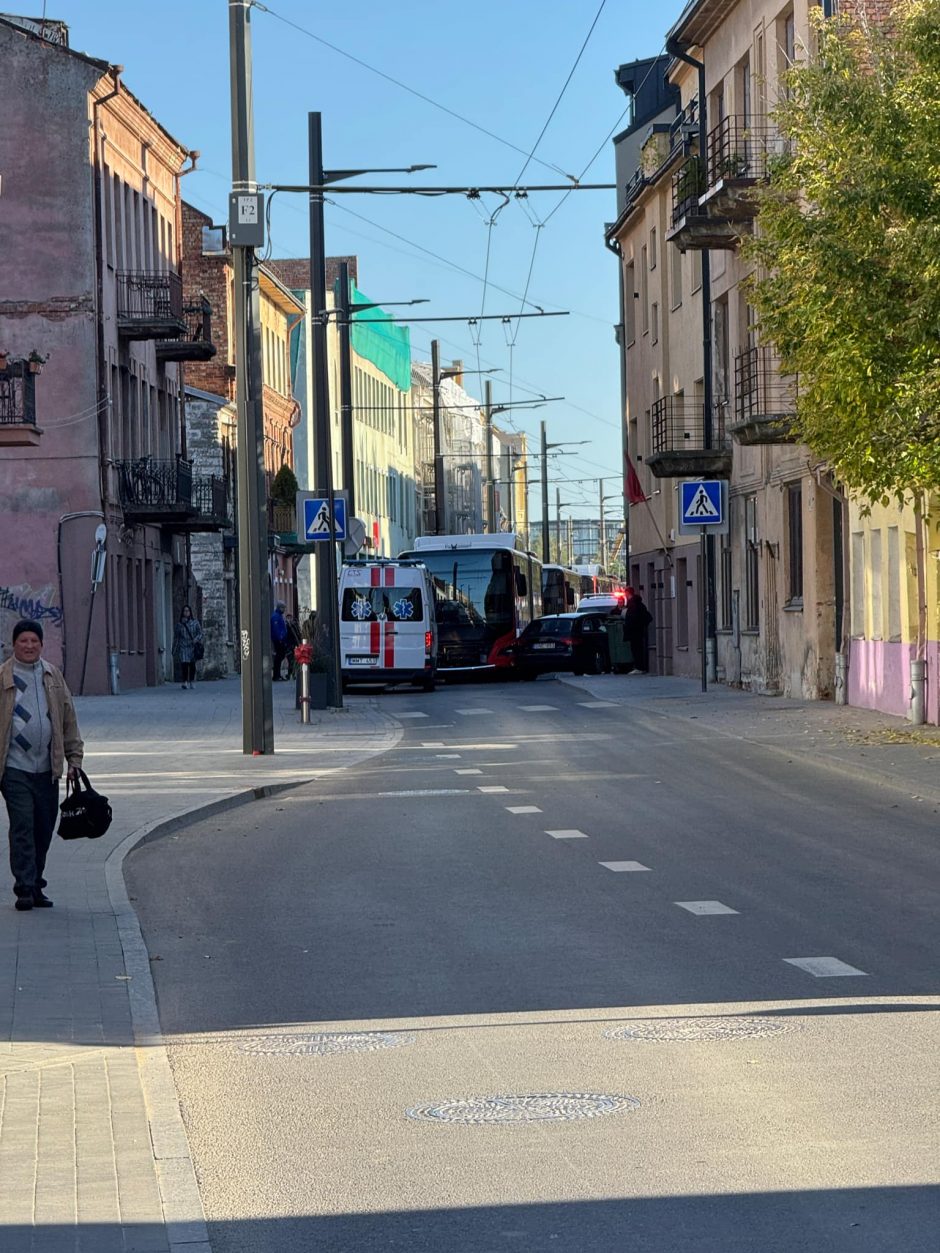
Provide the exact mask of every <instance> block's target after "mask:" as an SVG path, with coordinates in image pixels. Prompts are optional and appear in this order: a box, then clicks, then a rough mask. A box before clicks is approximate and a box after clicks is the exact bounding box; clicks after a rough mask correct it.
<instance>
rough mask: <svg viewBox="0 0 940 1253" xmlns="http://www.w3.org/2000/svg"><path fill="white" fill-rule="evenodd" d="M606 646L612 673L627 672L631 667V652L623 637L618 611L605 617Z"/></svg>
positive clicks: (621, 619)
mask: <svg viewBox="0 0 940 1253" xmlns="http://www.w3.org/2000/svg"><path fill="white" fill-rule="evenodd" d="M606 626H607V647H608V649H609V651H610V667H611V669H612V670H613V672H614V674H627V673H628V672H629V671H630V670H632V669H633V653H632V652H631V650H630V645H629V644H628V643H627V641H626V640H625V639H624V638H623V618H621V616H620V614H619V613H616V614H611V616H610V617H609V618H608V619H607V623H606Z"/></svg>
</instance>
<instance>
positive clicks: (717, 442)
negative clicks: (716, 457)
mask: <svg viewBox="0 0 940 1253" xmlns="http://www.w3.org/2000/svg"><path fill="white" fill-rule="evenodd" d="M650 424H651V435H652V443H653V452H654V453H669V452H701V451H704V450H705V449H706V448H712V449H716V448H721V447H722V446H723V443H724V438H725V425H724V415H723V413H722V412H721V410H720V409H719V410H717V411H716V412H715V413H713V415H712V429H711V439H710V441H709V443H708V444H706V442H705V406H704V405H703V404H702V402H701V401H696V400H687V399H686V398H685V397H684V396H676V395H673V396H661V397H660V398H659V400H657V401H655V402H654V404H653V408H652V410H651V412H650Z"/></svg>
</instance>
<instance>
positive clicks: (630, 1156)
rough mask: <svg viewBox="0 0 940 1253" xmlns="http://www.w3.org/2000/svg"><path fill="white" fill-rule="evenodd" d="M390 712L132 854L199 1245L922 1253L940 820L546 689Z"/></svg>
mask: <svg viewBox="0 0 940 1253" xmlns="http://www.w3.org/2000/svg"><path fill="white" fill-rule="evenodd" d="M625 682H628V680H617V679H614V678H611V679H610V680H605V681H600V682H595V683H594V684H593V687H594V689H595V693H596V692H597V690H598V689H599V690H600V691H601V692H602V693H606V692H607V691H608V690H609V692H610V694H611V696H612V699H614V700H616V693H617V692H622V691H623V690H624V689H623V686H622V685H623V683H625ZM605 684H607V686H605ZM618 684H619V685H620V686H618ZM382 707H383V709H385V710H386V712H390V713H392V714H394V715H396V716H399V717H401V719H402V723H403V725H404V727H405V728H406V732H405V735H404V736H403V738H402V740H401V742H400V744H399V746H398V747H397V748H396V749H394V750H393V751H391V752H389V753H387V754H385V755H384V756H381V757H378V758H376V759H374V760H372V761H371V762H370V763H366V764H363V765H359V766H356V767H355V769H354V770H352V771H350V772H349V773H348V774H337V775H334V776H331V777H328V778H325V779H323V780H321V781H320V782H318V783H316V784H315V785H311V786H308V787H305V788H303V789H300V790H298V791H295V792H293V793H290V794H289V796H287V797H282V798H280V799H274V800H269V801H262V802H258V803H255V804H251V805H247V806H245V807H243V808H241V809H239V810H235V811H232V812H231V813H229V814H226V815H224V816H223V817H220V818H217V819H213V820H209V821H207V822H203V823H201V824H198V825H196V826H193V827H192V828H189V829H187V830H185V831H183V832H180V833H178V834H176V835H173V836H171V837H167V838H164V839H162V840H158V841H155V842H154V843H151V844H147V845H144V846H142V847H141V848H139V849H138V850H137V851H135V852H134V853H133V854H132V855H131V857H130V859H129V860H128V862H127V863H125V865H126V873H127V877H128V884H129V889H130V893H131V896H132V897H133V898H136V901H137V909H138V910H139V912H140V915H141V920H142V924H143V927H144V934H145V938H146V940H147V943H148V947H149V949H150V953H151V956H152V962H153V971H154V977H155V980H156V984H157V990H158V997H159V1005H160V1015H161V1021H162V1025H163V1029H164V1031H165V1033H166V1034H167V1037H168V1046H169V1049H170V1057H171V1062H172V1065H173V1069H174V1074H175V1077H176V1081H177V1086H178V1089H179V1092H180V1097H181V1102H182V1106H183V1113H184V1117H185V1119H186V1124H187V1129H188V1132H189V1137H190V1143H191V1147H192V1151H193V1157H194V1161H195V1164H196V1169H197V1174H198V1177H199V1180H200V1186H201V1189H202V1194H203V1198H204V1202H205V1206H206V1211H207V1216H208V1219H209V1224H210V1233H211V1239H212V1247H213V1250H214V1251H215V1253H293V1251H294V1250H298V1251H299V1250H304V1251H307V1250H326V1251H328V1253H347V1251H350V1253H351V1251H353V1250H355V1251H357V1253H358V1251H359V1250H364V1251H371V1250H409V1251H410V1250H434V1251H437V1250H442V1251H443V1250H447V1251H450V1250H455V1251H457V1253H463V1251H464V1250H466V1251H467V1253H478V1251H479V1253H483V1251H487V1253H488V1251H490V1250H493V1251H496V1250H504V1249H506V1250H526V1251H528V1250H543V1249H546V1250H564V1251H565V1253H568V1251H571V1253H581V1251H584V1253H601V1251H604V1253H606V1251H608V1250H609V1251H611V1253H613V1251H618V1253H619V1251H620V1250H624V1251H627V1250H630V1251H631V1253H632V1251H634V1250H638V1251H642V1253H686V1251H688V1253H692V1251H693V1250H694V1251H695V1253H745V1251H747V1253H758V1251H759V1253H776V1251H777V1250H779V1251H781V1253H790V1251H791V1250H807V1251H811V1253H830V1251H833V1253H835V1251H838V1253H842V1251H843V1250H844V1251H845V1253H876V1251H877V1253H894V1251H895V1250H905V1251H907V1253H919V1251H920V1250H924V1251H926V1250H930V1251H931V1253H934V1251H935V1250H936V1248H937V1241H938V1236H937V1232H938V1229H940V1221H938V1220H940V1189H938V1187H937V1183H938V1166H940V1152H938V1149H940V1138H938V1134H937V1107H938V1103H937V1096H938V1083H937V1073H938V1072H937V1051H936V1045H937V1029H936V1028H937V1013H936V1010H937V1007H938V1005H940V1001H938V996H937V994H938V991H940V988H938V963H937V948H938V944H937V939H938V935H937V925H936V919H937V904H938V891H937V884H938V876H937V838H936V837H937V822H938V819H937V815H936V813H935V812H934V810H933V808H932V807H931V806H925V805H923V804H920V803H918V802H917V801H915V800H913V799H910V798H907V797H905V796H904V795H903V794H902V793H900V792H893V791H891V792H889V791H886V790H883V789H879V788H877V787H876V786H874V785H872V784H869V783H866V782H865V781H863V780H859V779H858V778H850V777H846V778H840V777H839V776H838V775H837V774H834V773H832V772H831V771H826V770H822V769H819V768H817V766H816V765H815V764H814V763H813V762H812V760H807V759H805V758H803V759H800V760H794V761H787V760H786V758H785V757H783V756H781V755H780V754H779V753H775V752H773V751H772V750H770V749H768V748H767V747H766V746H765V745H762V744H760V743H748V742H746V741H741V740H730V739H729V738H728V737H726V736H722V735H720V734H716V733H715V732H714V730H712V729H710V728H708V727H705V726H702V725H701V724H700V723H698V722H696V721H694V720H691V719H690V718H688V717H687V716H685V714H684V713H683V712H681V711H679V710H677V712H676V715H675V716H673V717H671V716H669V713H668V710H667V711H666V712H665V714H663V713H662V712H660V713H658V714H657V715H656V716H653V715H651V714H650V713H649V712H644V711H643V710H638V709H636V708H631V707H629V706H628V707H624V706H623V705H621V704H607V703H605V702H604V701H598V699H597V696H596V694H595V696H591V695H589V694H588V693H587V692H586V691H584V690H581V689H579V688H576V687H574V686H571V685H568V684H564V683H560V682H557V681H551V680H547V681H546V680H540V681H539V682H538V683H535V684H526V685H518V686H505V687H501V686H490V687H471V686H466V687H459V688H456V689H444V690H440V691H438V692H436V693H434V694H431V695H424V694H415V693H410V692H408V693H400V694H389V695H388V696H386V697H384V698H383V706H382ZM409 715H411V716H409ZM422 715H423V716H422ZM514 810H515V811H516V812H513V811H514ZM605 863H609V864H605ZM493 1098H495V1099H493Z"/></svg>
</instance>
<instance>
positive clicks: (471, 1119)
mask: <svg viewBox="0 0 940 1253" xmlns="http://www.w3.org/2000/svg"><path fill="white" fill-rule="evenodd" d="M639 1103H640V1102H639V1101H638V1100H637V1099H636V1097H634V1096H618V1095H611V1094H610V1093H606V1092H532V1093H528V1094H527V1095H525V1096H469V1097H465V1098H463V1099H460V1100H455V1101H439V1102H434V1103H432V1104H427V1105H415V1106H413V1107H412V1108H411V1109H409V1110H406V1113H407V1115H408V1117H409V1118H417V1119H421V1120H423V1121H425V1122H456V1123H474V1124H480V1123H531V1122H574V1121H575V1120H576V1119H578V1118H604V1117H606V1115H608V1114H626V1113H627V1112H628V1111H629V1110H631V1109H636V1107H637V1106H638V1105H639Z"/></svg>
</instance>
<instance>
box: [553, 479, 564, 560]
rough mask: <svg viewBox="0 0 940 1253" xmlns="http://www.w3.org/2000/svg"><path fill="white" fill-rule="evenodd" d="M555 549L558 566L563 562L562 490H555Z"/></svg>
mask: <svg viewBox="0 0 940 1253" xmlns="http://www.w3.org/2000/svg"><path fill="white" fill-rule="evenodd" d="M555 547H556V549H557V552H558V564H559V565H562V560H561V488H560V487H556V488H555Z"/></svg>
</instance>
